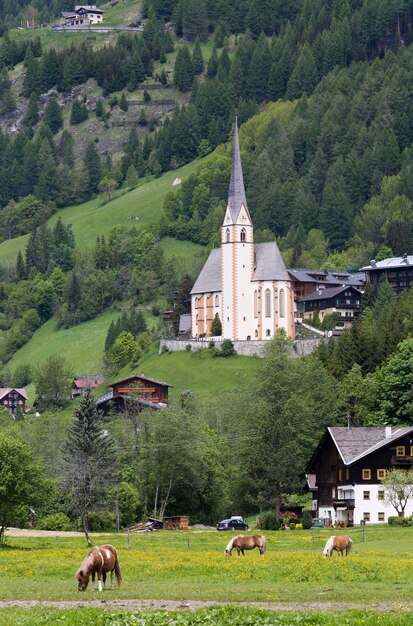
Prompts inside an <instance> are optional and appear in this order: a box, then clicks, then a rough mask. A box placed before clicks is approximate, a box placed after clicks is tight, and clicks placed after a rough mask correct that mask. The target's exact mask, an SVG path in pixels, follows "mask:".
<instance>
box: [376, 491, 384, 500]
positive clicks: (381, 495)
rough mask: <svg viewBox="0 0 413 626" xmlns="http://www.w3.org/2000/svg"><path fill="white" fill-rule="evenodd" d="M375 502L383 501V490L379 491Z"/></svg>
mask: <svg viewBox="0 0 413 626" xmlns="http://www.w3.org/2000/svg"><path fill="white" fill-rule="evenodd" d="M377 500H384V490H383V489H379V491H378V492H377Z"/></svg>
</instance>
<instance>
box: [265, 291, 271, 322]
mask: <svg viewBox="0 0 413 626" xmlns="http://www.w3.org/2000/svg"><path fill="white" fill-rule="evenodd" d="M265 317H271V291H270V290H269V289H266V290H265Z"/></svg>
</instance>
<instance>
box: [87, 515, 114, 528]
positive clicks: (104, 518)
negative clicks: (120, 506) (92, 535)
mask: <svg viewBox="0 0 413 626" xmlns="http://www.w3.org/2000/svg"><path fill="white" fill-rule="evenodd" d="M89 530H90V531H92V532H100V531H101V530H104V531H106V530H108V531H109V530H116V517H115V515H114V513H111V512H110V511H99V512H96V511H92V512H91V513H89Z"/></svg>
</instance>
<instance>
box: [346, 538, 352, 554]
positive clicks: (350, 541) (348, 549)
mask: <svg viewBox="0 0 413 626" xmlns="http://www.w3.org/2000/svg"><path fill="white" fill-rule="evenodd" d="M352 547H353V540H352V539H351V538H350V537H349V538H348V548H347V552H351V549H352Z"/></svg>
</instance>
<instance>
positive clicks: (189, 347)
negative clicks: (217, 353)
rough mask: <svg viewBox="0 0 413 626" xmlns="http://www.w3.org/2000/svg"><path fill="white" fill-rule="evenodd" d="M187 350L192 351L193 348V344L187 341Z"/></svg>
mask: <svg viewBox="0 0 413 626" xmlns="http://www.w3.org/2000/svg"><path fill="white" fill-rule="evenodd" d="M185 350H186V351H187V352H191V350H192V346H191V344H190V343H187V344H186V346H185Z"/></svg>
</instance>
